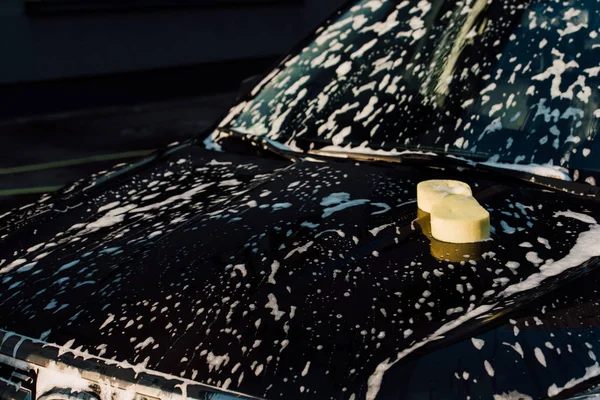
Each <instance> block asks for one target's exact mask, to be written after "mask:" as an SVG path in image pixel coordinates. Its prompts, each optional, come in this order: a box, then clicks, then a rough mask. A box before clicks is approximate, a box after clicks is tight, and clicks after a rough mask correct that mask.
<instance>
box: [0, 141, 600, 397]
mask: <svg viewBox="0 0 600 400" xmlns="http://www.w3.org/2000/svg"><path fill="white" fill-rule="evenodd" d="M162 157H163V158H160V157H159V159H156V160H155V161H150V163H147V164H146V165H145V166H142V167H141V168H142V169H141V170H139V171H138V172H137V173H135V172H130V173H125V174H121V175H120V176H116V177H114V178H108V179H104V178H98V179H97V183H96V184H95V185H94V186H90V182H87V183H81V184H80V186H79V187H80V188H84V187H87V188H88V189H87V190H84V191H83V192H82V193H77V190H76V189H73V190H72V189H71V188H68V189H66V191H65V193H64V194H63V195H62V198H61V197H57V198H54V199H51V200H45V201H43V202H40V203H38V204H35V205H33V206H32V207H30V208H27V209H24V210H22V211H19V212H14V213H11V214H9V215H5V216H4V217H3V230H2V233H1V234H2V238H3V241H2V244H1V246H2V247H1V249H0V253H1V254H3V255H10V256H9V257H8V259H7V260H6V261H5V262H4V263H3V264H2V266H0V274H1V276H2V280H1V281H0V282H2V283H1V286H2V293H3V294H2V297H1V299H0V313H1V314H2V315H1V316H0V321H1V322H0V328H1V329H4V330H7V331H16V332H18V333H21V334H25V335H27V336H30V337H36V338H39V337H44V341H47V342H49V343H56V344H58V345H65V344H67V348H72V349H75V348H77V349H78V351H87V352H89V353H90V354H93V355H96V356H101V357H102V358H113V357H116V358H117V359H118V360H120V361H127V362H129V363H131V364H140V363H141V365H142V366H143V367H146V368H148V369H150V370H156V371H160V372H163V373H168V374H172V375H175V376H181V377H184V378H188V379H193V380H195V381H198V382H200V383H204V384H208V385H217V386H221V387H226V388H228V389H233V390H236V391H240V392H243V393H247V394H249V395H255V396H260V397H267V398H273V397H281V396H283V397H284V398H296V397H308V398H311V397H314V396H319V397H320V398H330V397H331V398H340V397H341V398H344V397H348V396H349V395H350V394H352V393H355V394H356V395H357V396H359V398H360V397H362V396H364V395H365V394H366V393H367V383H368V382H370V379H369V377H370V376H371V375H372V374H373V372H374V371H375V369H376V368H377V365H378V364H380V363H381V362H383V361H385V360H386V359H393V358H394V356H395V355H396V354H397V353H398V352H401V351H402V350H406V349H409V348H411V347H412V346H414V345H415V343H419V342H421V341H428V337H429V335H432V334H433V333H434V332H435V331H436V330H437V329H439V328H440V327H443V326H445V325H446V324H449V323H452V322H453V321H454V322H456V321H459V322H460V321H461V319H460V318H461V316H463V315H464V314H465V313H466V312H467V311H468V310H469V309H473V308H475V309H479V308H481V307H488V306H489V310H487V311H486V312H484V313H482V314H480V315H478V317H482V316H486V315H487V316H488V318H487V319H476V318H473V319H471V320H466V321H464V322H461V323H457V325H456V327H455V329H450V330H449V331H448V332H447V334H446V335H443V336H444V337H443V338H440V340H434V341H432V343H431V346H433V347H432V350H433V349H435V347H436V344H438V345H447V344H451V343H453V342H456V341H457V340H460V339H461V338H469V337H471V335H472V334H473V333H475V332H477V330H481V329H483V330H487V329H491V328H494V327H496V326H497V324H498V323H499V322H502V319H490V320H489V321H488V319H489V317H491V316H493V315H498V314H503V313H505V312H507V311H513V310H519V309H520V307H521V306H522V305H524V304H526V303H529V302H531V301H533V300H535V299H537V298H539V297H540V296H542V295H543V294H545V293H546V292H548V291H552V290H556V289H557V288H560V287H561V286H563V285H564V284H566V283H567V282H569V281H570V280H571V279H574V278H576V277H578V276H581V275H585V274H587V273H588V272H589V271H590V268H591V267H593V266H594V265H596V263H597V260H596V259H592V260H589V261H587V262H586V263H585V264H584V265H582V266H581V267H579V268H575V269H572V270H569V271H566V272H565V273H563V274H560V275H559V276H557V277H550V278H548V279H547V280H544V282H543V284H541V285H539V287H536V288H534V289H532V290H525V291H523V292H516V293H514V294H512V295H510V296H506V295H505V294H503V293H504V291H505V290H506V288H509V287H511V286H512V285H515V284H517V283H518V282H519V281H522V280H524V279H525V278H527V277H528V276H530V275H532V274H535V273H537V272H538V269H539V265H536V264H534V263H532V262H529V261H527V253H529V252H531V251H535V252H536V253H537V254H538V256H539V257H540V258H542V259H544V260H548V259H554V260H558V259H560V258H563V257H566V256H567V255H568V254H569V251H570V250H571V248H572V247H573V246H574V244H575V242H576V241H577V240H578V238H579V236H580V235H581V234H582V232H585V231H586V230H587V229H588V226H589V224H586V223H583V222H581V221H578V220H575V219H572V218H565V217H558V216H555V213H556V212H557V211H566V210H571V211H574V212H579V213H583V214H588V215H590V216H593V217H595V218H599V217H600V209H599V207H598V203H597V200H593V199H585V198H581V197H575V196H570V195H566V194H560V193H558V192H551V191H545V190H541V189H536V188H535V187H534V186H531V187H523V186H521V185H522V184H521V183H518V184H511V181H510V180H508V181H506V182H498V181H490V180H487V179H485V178H484V177H483V176H476V175H473V174H461V173H457V172H452V171H445V172H444V171H436V170H429V169H427V168H424V167H420V168H411V167H402V166H399V167H394V168H390V167H385V166H370V165H367V164H365V165H355V164H352V163H339V162H328V163H325V164H323V163H309V162H298V163H290V162H289V161H286V160H278V159H269V158H256V157H255V156H252V155H249V154H245V155H244V154H234V153H229V154H219V153H214V152H207V151H206V150H203V149H201V148H198V147H186V146H184V147H182V148H174V149H172V150H171V151H169V152H168V153H167V154H165V155H164V156H162ZM165 174H166V175H165ZM432 177H436V178H439V177H448V178H459V179H462V180H464V181H466V182H468V183H469V184H471V186H472V187H473V189H474V193H475V196H476V197H477V198H478V199H479V200H480V202H481V203H482V204H483V205H484V206H485V207H486V208H487V209H489V210H490V212H491V215H492V224H493V226H495V227H496V231H495V233H494V234H493V236H492V238H493V240H492V241H491V242H490V243H489V245H488V247H487V248H486V249H485V254H479V255H478V257H479V259H478V260H476V258H477V257H474V258H471V259H470V260H468V262H466V261H463V262H456V261H454V262H448V261H440V260H438V259H436V258H434V257H433V256H432V249H431V246H432V244H431V243H430V241H429V240H428V239H427V237H426V236H424V235H423V234H421V233H420V232H419V230H418V229H417V228H415V226H414V225H413V224H412V222H413V220H414V219H415V218H416V216H417V209H416V204H415V203H414V201H413V200H414V196H415V185H416V183H417V182H418V181H420V180H423V179H428V178H432ZM336 193H338V195H335V194H336ZM339 193H346V195H339ZM332 195H333V196H332ZM353 201H354V203H352V202H353ZM116 202H119V204H114V203H116ZM348 202H350V203H348ZM111 203H113V204H112V205H110V206H109V204H111ZM345 206H346V207H348V208H344V207H345ZM388 206H389V208H388ZM123 207H125V208H123ZM332 207H333V208H332ZM335 207H338V208H339V211H336V208H335ZM500 221H504V222H505V223H507V224H508V225H509V226H511V227H514V228H515V229H514V231H510V230H506V229H504V228H502V227H501V226H502V225H501V223H500ZM559 222H560V224H562V228H560V229H561V230H558V229H557V223H559ZM387 224H390V225H389V226H386V225H387ZM413 228H414V229H413ZM538 236H539V237H543V238H545V239H547V240H548V244H549V247H550V248H547V246H545V245H544V244H543V243H542V242H539V241H537V237H538ZM524 242H530V244H531V246H532V247H522V246H521V245H522V244H523V243H524ZM28 249H29V250H28ZM447 250H448V248H445V250H444V251H447ZM44 253H48V254H47V255H43V254H44ZM3 258H4V257H3ZM21 258H22V259H23V261H21V262H17V264H16V265H15V264H14V262H15V260H18V259H21ZM36 258H38V259H37V260H35V259H36ZM275 261H277V262H278V263H279V266H278V268H276V267H274V266H273V265H274V262H275ZM509 261H517V262H519V263H520V266H519V268H518V269H516V270H514V269H511V268H508V267H507V266H506V264H507V262H509ZM75 262H76V263H75ZM32 263H34V264H32ZM467 283H469V285H470V289H468V290H467V289H465V290H464V291H462V292H461V291H458V290H456V285H457V284H461V285H466V284H467ZM489 290H494V292H493V293H490V292H488V291H489ZM426 292H429V295H426V294H424V293H426ZM486 292H487V293H486ZM420 299H423V300H420ZM553 301H554V300H553ZM429 303H431V304H429ZM417 304H419V307H416V306H415V305H417ZM421 307H422V308H421ZM459 308H460V309H459ZM449 310H456V311H453V312H452V313H449ZM409 330H410V331H411V333H410V334H408V335H407V334H406V333H407V332H409ZM492 332H495V331H492ZM490 334H491V333H490ZM523 346H524V347H526V345H523ZM428 348H429V345H428V346H424V347H423V348H421V349H419V352H417V353H415V354H419V356H420V357H421V358H420V359H421V360H427V358H426V357H427V354H428V353H429V351H428V350H427V349H428ZM501 349H502V348H501ZM63 350H65V348H63ZM498 351H500V350H498ZM433 354H435V353H433ZM498 354H501V353H498ZM497 356H498V355H497ZM498 357H499V356H498ZM309 362H310V364H309ZM412 362H414V358H412V357H409V358H407V359H406V360H401V361H400V362H399V363H397V364H395V366H394V368H393V369H391V370H390V374H392V376H394V380H393V383H392V384H391V386H390V383H389V381H387V380H386V381H384V385H383V389H382V396H383V398H387V397H390V396H391V397H394V395H393V394H394V393H398V387H402V388H403V389H402V390H405V389H404V388H412V386H410V383H411V382H413V381H414V380H415V379H416V378H414V377H412V376H410V374H409V375H403V374H400V375H398V374H394V373H393V372H392V371H398V370H400V371H404V370H405V369H406V368H410V366H411V365H412V364H411V363H412ZM493 365H494V366H495V367H496V369H497V370H500V369H502V370H506V371H508V372H510V370H509V368H508V366H509V365H511V364H510V362H507V363H506V364H502V363H500V364H498V363H494V364H493ZM450 366H451V364H448V368H450ZM527 367H528V368H531V367H532V366H530V365H528V366H527ZM552 370H553V375H552V379H553V382H554V381H556V382H559V384H560V382H561V379H562V380H568V379H570V378H571V377H573V376H572V375H571V374H572V373H573V372H572V371H570V370H561V369H556V368H553V369H552ZM446 373H447V375H448V376H447V379H449V380H452V379H454V378H453V374H452V373H450V372H449V371H446ZM242 374H243V375H242ZM419 376H421V377H422V378H423V379H425V377H426V375H419ZM444 376H445V375H444ZM437 377H439V376H437ZM480 379H481V381H479V382H480V384H479V385H477V386H476V387H486V386H485V385H484V383H483V382H485V380H484V377H481V378H480ZM548 379H549V378H548ZM402 382H404V383H402ZM543 382H544V383H547V380H544V381H543ZM511 384H513V382H511V381H508V382H503V383H502V384H501V385H500V384H499V385H498V386H496V387H495V388H494V389H496V390H499V391H498V392H488V394H493V393H500V392H501V389H504V388H506V389H508V388H510V387H511V386H510V385H511ZM386 385H387V387H388V389H386ZM398 385H401V386H398ZM403 385H404V386H403ZM440 387H443V386H440ZM443 388H444V389H445V390H447V391H443V392H442V393H438V394H437V395H434V394H435V393H434V394H432V395H433V397H434V398H438V397H439V396H441V397H439V398H445V397H448V396H451V397H454V396H460V393H462V392H461V391H460V389H457V387H454V386H450V387H443ZM488 389H489V388H488ZM440 390H441V389H440ZM406 393H407V396H408V397H406V398H410V396H409V394H410V393H413V392H411V391H408V392H406ZM529 393H531V391H530V392H529ZM540 393H541V392H540ZM536 397H538V395H536Z"/></svg>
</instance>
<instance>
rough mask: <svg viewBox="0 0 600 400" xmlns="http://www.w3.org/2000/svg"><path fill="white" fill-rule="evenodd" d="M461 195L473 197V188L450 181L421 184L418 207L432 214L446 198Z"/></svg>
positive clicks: (418, 189) (418, 186)
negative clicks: (434, 208)
mask: <svg viewBox="0 0 600 400" xmlns="http://www.w3.org/2000/svg"><path fill="white" fill-rule="evenodd" d="M452 194H460V195H463V196H472V195H473V193H472V192H471V187H470V186H469V185H468V184H466V183H464V182H461V181H454V180H449V179H433V180H429V181H423V182H420V183H419V184H418V185H417V206H418V207H419V208H420V209H421V210H423V211H425V212H428V213H430V212H431V208H432V207H433V206H434V205H436V204H438V203H439V202H441V201H442V200H443V199H444V198H445V197H446V196H448V195H452Z"/></svg>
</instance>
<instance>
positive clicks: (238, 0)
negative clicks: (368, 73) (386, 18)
mask: <svg viewBox="0 0 600 400" xmlns="http://www.w3.org/2000/svg"><path fill="white" fill-rule="evenodd" d="M343 3H344V0H2V1H0V55H1V56H0V60H1V61H0V140H1V142H0V144H1V146H0V211H2V210H6V209H7V208H10V207H14V206H17V205H19V204H22V203H25V202H28V201H31V200H32V199H35V198H37V197H38V196H39V195H40V193H45V192H50V191H54V190H56V189H58V188H59V187H60V186H62V185H64V184H66V183H68V182H70V181H73V180H76V179H79V178H81V177H84V176H86V175H88V174H90V173H93V172H95V171H99V170H102V169H104V168H107V167H109V166H112V165H114V164H116V163H119V162H128V161H134V160H135V159H136V158H139V157H142V156H143V155H144V154H147V153H148V152H149V151H152V150H153V149H156V148H160V147H163V146H165V145H167V144H169V143H172V142H175V141H181V140H183V139H185V138H186V137H188V136H190V135H193V134H194V133H198V132H200V131H202V130H203V129H205V128H206V127H208V126H209V125H210V124H211V123H213V122H214V121H215V120H216V119H217V118H219V117H220V116H221V115H222V114H223V113H224V112H225V111H226V110H227V109H228V107H229V106H230V105H231V104H232V102H233V101H235V97H236V95H237V94H238V92H239V88H240V85H241V83H242V81H244V80H248V79H249V78H251V77H253V76H256V75H262V74H263V73H264V72H265V71H266V70H268V69H269V68H270V67H271V66H272V65H273V64H274V63H275V62H276V61H277V60H278V59H279V58H280V57H281V56H283V55H285V54H286V53H287V52H288V51H289V50H290V49H291V48H292V47H293V46H294V45H295V44H296V43H297V42H298V41H300V40H302V38H304V37H305V36H306V35H308V34H309V33H310V32H311V31H312V30H314V29H315V28H316V27H317V26H318V25H319V24H320V23H321V22H322V21H323V20H324V19H325V18H327V16H328V15H330V14H331V13H332V12H334V11H335V10H336V9H337V8H338V7H339V6H340V5H341V4H343Z"/></svg>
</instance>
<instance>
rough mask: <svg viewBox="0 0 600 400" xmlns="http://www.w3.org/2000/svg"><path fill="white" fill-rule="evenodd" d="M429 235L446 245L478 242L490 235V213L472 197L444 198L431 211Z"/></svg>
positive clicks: (450, 196)
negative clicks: (446, 243)
mask: <svg viewBox="0 0 600 400" xmlns="http://www.w3.org/2000/svg"><path fill="white" fill-rule="evenodd" d="M431 235H432V236H433V237H434V238H435V239H437V240H441V241H442V242H448V243H474V242H479V241H481V240H484V239H486V238H487V237H489V235H490V213H489V212H488V211H487V210H486V209H485V208H483V207H482V206H481V205H479V203H478V202H477V200H475V198H473V197H472V196H461V195H448V196H445V197H444V198H443V199H442V200H441V201H440V202H438V203H437V204H435V205H433V207H432V209H431Z"/></svg>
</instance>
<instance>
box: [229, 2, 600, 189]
mask: <svg viewBox="0 0 600 400" xmlns="http://www.w3.org/2000/svg"><path fill="white" fill-rule="evenodd" d="M599 13H600V4H599V3H598V2H597V0H567V1H560V2H559V1H523V0H504V1H495V0H493V1H492V0H464V1H451V0H439V1H433V2H430V1H425V0H422V1H406V0H404V1H400V0H396V1H394V0H388V1H385V0H362V1H356V2H353V3H352V4H349V5H348V6H347V7H346V8H345V9H343V10H342V11H340V12H339V13H338V14H337V15H336V16H335V17H334V18H333V19H332V20H331V21H329V22H328V23H327V24H326V25H325V26H324V27H322V28H320V29H319V30H318V31H317V32H316V34H315V35H314V36H313V37H312V38H311V39H310V40H308V41H307V42H306V43H305V44H304V45H302V47H300V48H299V49H298V51H297V52H295V53H293V54H292V55H291V56H289V57H288V58H287V59H285V60H284V61H282V62H281V64H280V65H279V66H278V67H277V68H275V69H274V70H273V71H272V72H271V73H270V74H268V75H267V76H266V77H265V79H264V80H263V81H262V82H261V83H260V84H259V85H258V86H257V87H256V88H255V89H254V90H253V91H252V93H251V95H250V97H249V98H248V99H247V100H246V101H243V102H242V103H240V104H238V105H237V106H236V107H234V108H233V109H232V110H231V112H230V114H229V116H228V117H227V118H225V120H223V122H222V123H221V124H220V126H221V127H228V128H231V129H233V130H235V131H237V132H242V133H244V134H248V135H257V136H261V137H264V138H265V139H268V140H272V141H276V142H278V143H280V144H282V145H286V146H287V147H288V148H290V149H292V150H296V151H308V150H317V149H325V150H338V151H344V152H346V153H352V152H356V153H369V152H370V153H373V152H374V151H375V152H378V153H383V154H394V153H395V152H400V151H406V150H409V151H432V152H436V153H446V154H451V155H456V156H460V157H465V158H469V159H473V160H478V161H492V162H502V163H512V164H545V165H552V166H554V167H558V166H560V167H565V168H568V169H569V170H570V171H572V172H573V171H574V175H575V179H577V175H579V172H580V171H579V170H586V171H594V172H597V171H600V157H599V155H600V141H599V140H596V141H595V140H594V139H595V135H596V130H597V126H598V119H599V118H600V93H599V90H598V88H599V85H600V76H599V72H600V66H599V64H598V60H599V59H600V38H599V37H598V30H599V29H598V27H600V15H599ZM588 182H589V183H592V184H595V182H593V178H591V181H590V179H588Z"/></svg>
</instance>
